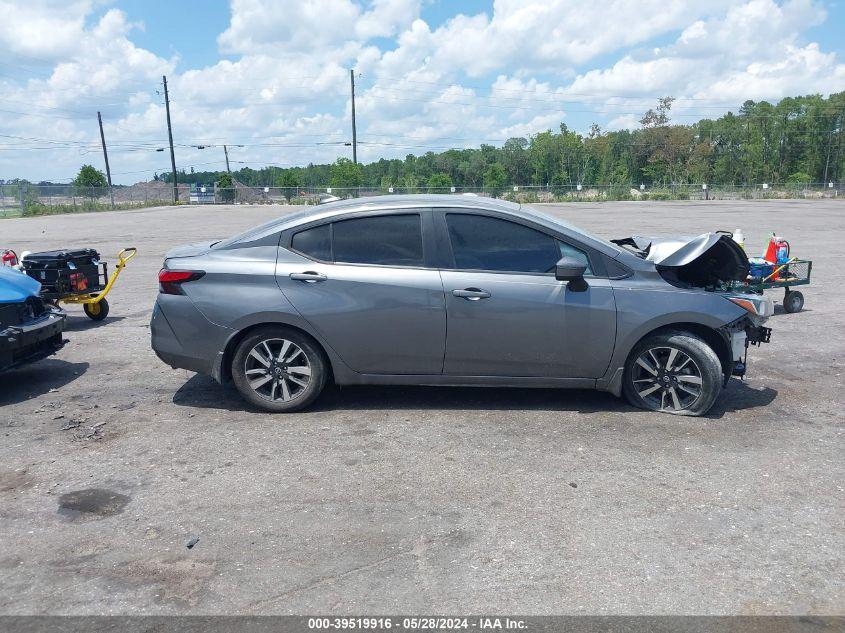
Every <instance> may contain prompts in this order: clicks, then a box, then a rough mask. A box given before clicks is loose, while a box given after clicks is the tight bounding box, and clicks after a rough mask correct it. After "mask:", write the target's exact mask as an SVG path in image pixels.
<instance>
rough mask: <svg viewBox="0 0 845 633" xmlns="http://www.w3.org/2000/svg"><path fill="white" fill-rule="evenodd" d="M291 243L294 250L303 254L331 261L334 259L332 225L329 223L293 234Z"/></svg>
mask: <svg viewBox="0 0 845 633" xmlns="http://www.w3.org/2000/svg"><path fill="white" fill-rule="evenodd" d="M290 245H291V248H292V249H293V250H295V251H298V252H300V253H302V254H303V255H308V257H311V258H313V259H322V260H323V261H326V262H330V261H331V260H332V242H331V227H330V226H329V225H328V224H321V225H320V226H315V227H313V228H310V229H305V230H304V231H300V232H299V233H296V234H295V235H294V236H293V239H292V240H291V242H290Z"/></svg>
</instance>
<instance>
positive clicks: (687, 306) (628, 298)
mask: <svg viewBox="0 0 845 633" xmlns="http://www.w3.org/2000/svg"><path fill="white" fill-rule="evenodd" d="M613 292H614V295H615V296H616V310H617V318H616V346H615V348H614V350H613V357H612V359H611V362H610V366H609V367H608V372H607V374H606V375H605V376H604V378H603V379H602V380H601V381H600V383H601V386H604V387H605V388H610V387H609V385H610V384H611V383H613V382H614V381H615V379H616V378H618V377H619V376H621V369H622V368H624V366H625V361H626V360H627V359H628V354H630V353H631V350H632V349H633V348H634V346H635V345H636V344H637V343H638V342H639V341H640V340H642V338H643V337H645V336H646V335H647V334H649V333H650V332H653V331H655V330H657V329H659V328H662V327H666V326H671V325H675V324H683V323H692V324H695V325H698V326H703V327H706V328H709V329H711V330H714V331H716V332H718V330H719V328H722V327H724V326H725V325H727V324H728V323H732V322H733V321H736V320H737V319H739V318H741V317H742V316H744V315H745V314H747V313H746V311H745V310H744V309H743V308H740V307H739V306H737V305H736V304H734V303H731V302H730V301H728V300H727V299H725V298H724V297H722V296H720V295H718V294H715V293H712V292H707V291H703V290H700V291H699V290H680V289H678V288H673V287H668V288H667V289H662V288H641V287H640V288H638V287H624V288H614V291H613ZM611 390H613V389H611Z"/></svg>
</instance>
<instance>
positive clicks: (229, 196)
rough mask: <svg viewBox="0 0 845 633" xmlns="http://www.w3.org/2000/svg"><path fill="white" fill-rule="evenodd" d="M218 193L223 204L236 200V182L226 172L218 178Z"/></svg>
mask: <svg viewBox="0 0 845 633" xmlns="http://www.w3.org/2000/svg"><path fill="white" fill-rule="evenodd" d="M217 193H218V195H219V196H220V201H221V202H232V201H234V199H235V181H234V179H233V178H232V175H231V174H229V173H226V172H223V173H222V174H220V176H218V177H217Z"/></svg>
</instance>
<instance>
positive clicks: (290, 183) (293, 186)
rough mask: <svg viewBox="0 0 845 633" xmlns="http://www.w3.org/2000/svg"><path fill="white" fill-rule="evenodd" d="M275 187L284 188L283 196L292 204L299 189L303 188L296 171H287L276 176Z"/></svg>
mask: <svg viewBox="0 0 845 633" xmlns="http://www.w3.org/2000/svg"><path fill="white" fill-rule="evenodd" d="M273 185H274V186H276V187H284V189H283V190H282V195H283V196H284V197H285V200H287V201H288V202H290V199H291V198H292V197H293V195H294V194H295V193H296V190H297V187H301V186H302V183H301V182H300V179H299V175H298V174H297V173H296V172H295V171H294V170H292V169H285V170H283V171H282V173H281V174H279V175H278V176H276V180H275V182H274V183H273Z"/></svg>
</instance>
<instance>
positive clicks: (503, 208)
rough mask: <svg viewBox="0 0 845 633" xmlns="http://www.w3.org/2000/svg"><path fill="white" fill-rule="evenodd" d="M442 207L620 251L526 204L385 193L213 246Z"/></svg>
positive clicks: (327, 206)
mask: <svg viewBox="0 0 845 633" xmlns="http://www.w3.org/2000/svg"><path fill="white" fill-rule="evenodd" d="M444 207H445V208H453V209H455V208H458V209H478V210H486V211H497V212H499V213H503V214H506V215H511V216H514V217H518V218H522V219H524V220H528V221H531V222H534V223H537V224H540V225H543V226H546V227H548V228H550V229H552V230H556V231H564V232H566V233H571V234H572V237H573V238H575V239H577V240H579V241H581V242H584V243H586V244H587V245H588V246H592V247H593V248H596V249H598V250H600V251H603V252H605V253H606V254H609V255H611V256H615V255H616V254H618V252H619V249H618V248H616V247H614V246H612V245H611V244H609V243H608V242H606V241H604V240H601V239H599V238H597V237H595V236H593V235H590V234H589V233H586V232H585V231H583V230H582V229H580V228H578V227H575V226H573V225H571V224H569V223H568V222H566V221H565V220H562V219H560V218H557V217H552V216H549V215H546V214H545V213H543V212H541V211H538V210H537V209H535V208H531V207H526V206H523V205H520V204H517V203H515V202H509V201H507V200H499V199H496V198H488V197H484V196H475V195H465V194H458V195H454V194H453V195H449V194H416V195H393V194H390V195H384V196H369V197H364V198H349V199H346V200H336V201H334V202H327V203H324V204H319V205H315V206H313V207H308V208H307V209H304V210H302V211H299V212H297V213H291V214H288V215H284V216H282V217H280V218H277V219H275V220H272V221H270V222H268V223H267V224H264V225H261V226H258V227H255V228H254V229H250V230H249V231H247V232H245V233H243V234H241V235H237V236H234V237H232V238H230V239H228V240H224V241H223V242H220V243H218V244H217V245H215V248H226V247H229V246H230V245H232V244H236V243H237V244H244V243H245V242H255V241H258V240H261V239H262V238H263V237H266V236H268V235H271V234H273V233H276V232H278V231H280V230H285V229H289V228H292V227H296V226H299V225H300V224H307V223H309V222H313V221H315V220H324V219H330V218H332V217H335V216H339V215H344V214H347V213H353V212H356V211H380V210H385V211H387V210H396V209H414V208H444Z"/></svg>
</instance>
